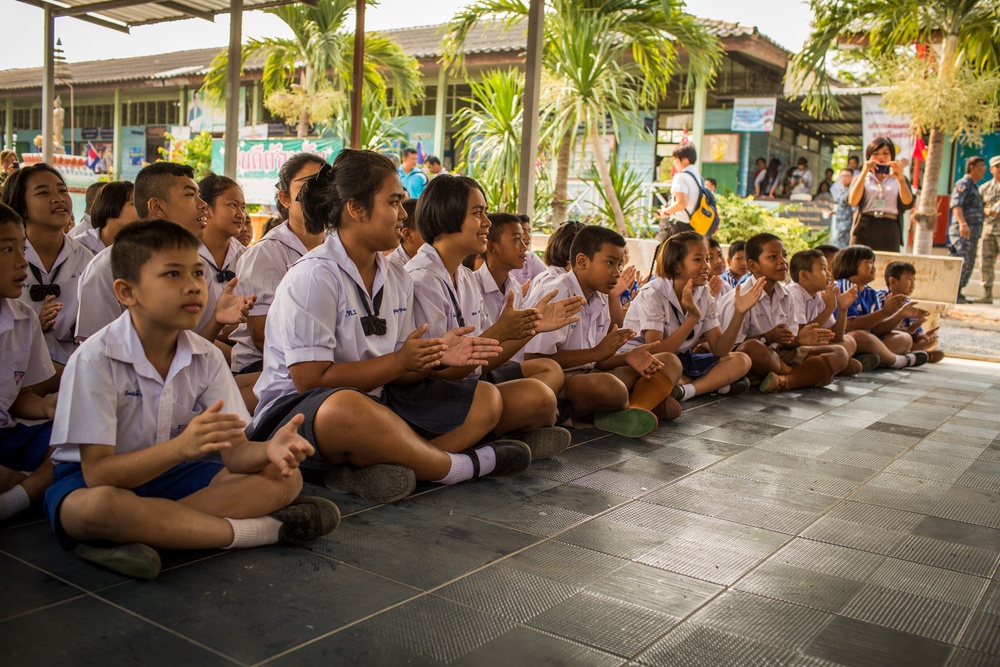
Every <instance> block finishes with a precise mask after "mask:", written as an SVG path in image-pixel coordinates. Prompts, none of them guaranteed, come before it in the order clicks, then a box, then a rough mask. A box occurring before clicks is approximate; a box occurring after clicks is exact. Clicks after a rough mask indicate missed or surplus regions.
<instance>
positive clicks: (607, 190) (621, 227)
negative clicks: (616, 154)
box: [590, 132, 628, 236]
mask: <svg viewBox="0 0 1000 667" xmlns="http://www.w3.org/2000/svg"><path fill="white" fill-rule="evenodd" d="M590 146H591V148H593V149H594V163H595V164H596V165H597V173H598V175H599V176H600V177H601V186H602V187H603V188H604V195H605V196H606V197H607V199H608V202H610V203H611V210H612V212H614V214H615V229H617V230H618V233H619V234H621V235H622V236H627V235H628V230H627V229H626V228H625V214H624V213H622V205H621V203H620V202H619V201H618V194H617V193H616V192H615V186H614V184H612V182H611V171H610V170H609V169H608V161H607V160H605V159H604V153H603V152H602V151H601V142H600V139H599V138H598V136H597V132H592V133H591V134H590Z"/></svg>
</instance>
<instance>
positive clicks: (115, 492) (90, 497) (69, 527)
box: [59, 486, 131, 538]
mask: <svg viewBox="0 0 1000 667" xmlns="http://www.w3.org/2000/svg"><path fill="white" fill-rule="evenodd" d="M126 493H131V491H126V490H124V489H119V488H116V487H113V486H95V487H93V488H86V489H78V490H76V491H74V492H73V493H71V494H69V495H68V496H66V498H64V499H63V501H62V504H61V505H60V506H59V521H60V523H61V524H62V526H63V529H64V530H65V531H66V533H67V534H68V535H69V536H70V537H74V538H80V537H89V536H100V535H108V534H109V531H110V529H112V528H114V527H115V526H120V525H122V523H123V522H124V521H125V519H126V518H125V517H123V516H122V515H121V512H122V503H123V500H124V499H123V497H122V496H123V494H126Z"/></svg>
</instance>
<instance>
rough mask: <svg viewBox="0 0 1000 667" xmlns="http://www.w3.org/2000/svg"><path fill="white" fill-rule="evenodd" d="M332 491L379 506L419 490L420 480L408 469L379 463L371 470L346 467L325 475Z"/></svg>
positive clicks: (339, 467) (325, 480)
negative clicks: (363, 499) (369, 501)
mask: <svg viewBox="0 0 1000 667" xmlns="http://www.w3.org/2000/svg"><path fill="white" fill-rule="evenodd" d="M323 484H324V485H326V488H328V489H330V490H331V491H337V492H338V493H350V494H353V495H355V496H361V497H362V498H365V499H366V500H372V501H374V502H377V503H394V502H396V501H397V500H402V499H403V498H406V497H407V496H409V495H410V494H411V493H413V490H414V489H416V488H417V476H416V475H415V474H413V471H412V470H410V469H409V468H407V467H405V466H399V465H392V464H390V463H379V464H377V465H373V466H369V467H367V468H358V467H356V466H350V465H344V466H336V467H334V468H332V469H331V470H327V471H326V472H324V473H323Z"/></svg>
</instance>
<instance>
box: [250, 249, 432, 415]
mask: <svg viewBox="0 0 1000 667" xmlns="http://www.w3.org/2000/svg"><path fill="white" fill-rule="evenodd" d="M375 262H376V267H377V268H376V272H375V282H374V284H373V286H372V288H373V291H374V292H375V294H376V295H377V294H378V292H379V290H382V303H381V306H380V307H379V314H378V317H379V318H382V319H384V320H385V323H386V333H385V334H384V335H382V336H375V335H372V336H366V335H365V333H364V329H363V327H362V323H361V318H362V317H365V316H366V315H367V312H368V311H366V309H365V305H367V306H368V309H369V310H371V312H372V313H374V311H375V309H374V304H373V299H372V298H371V296H370V295H368V294H367V293H365V295H364V297H363V298H364V302H362V300H361V299H362V296H361V295H360V294H358V285H362V286H363V285H364V282H363V281H362V280H361V274H360V273H359V272H358V267H357V266H356V265H355V264H354V262H353V261H352V260H351V258H350V257H348V256H347V251H346V250H345V249H344V244H343V243H342V242H341V240H340V235H339V234H338V233H337V232H336V231H333V232H331V233H330V235H329V236H327V237H326V241H324V242H323V244H322V245H320V246H318V247H316V248H313V249H312V250H311V251H309V252H308V253H306V255H305V256H304V257H303V258H302V259H300V260H299V261H298V262H296V263H295V264H294V265H292V268H290V269H289V270H288V273H287V274H285V278H284V279H283V280H282V281H281V284H280V285H278V289H277V291H276V292H275V295H274V303H272V304H271V309H270V311H269V312H268V316H267V324H266V325H265V335H264V345H265V350H264V370H263V371H262V372H261V374H260V379H259V380H258V381H257V384H256V385H255V386H254V392H255V393H256V394H257V396H258V398H259V399H260V403H259V405H258V407H257V411H256V413H255V415H256V416H255V422H256V421H259V420H260V419H261V417H262V415H264V414H265V413H266V412H267V410H268V408H270V407H271V404H273V403H274V402H275V401H276V400H278V399H279V398H282V397H283V396H288V395H290V394H294V393H295V392H296V389H295V383H294V382H292V376H291V373H290V372H289V370H288V368H289V367H290V366H294V365H295V364H299V363H305V362H310V361H328V362H333V363H340V362H352V361H363V360H365V359H374V358H375V357H380V356H382V355H385V354H390V353H392V352H395V351H396V350H398V349H399V348H400V347H402V346H403V342H404V341H405V340H406V337H407V336H409V335H410V334H411V333H413V330H414V329H415V328H416V327H415V326H414V324H413V309H412V303H413V285H412V283H411V282H410V277H409V276H408V275H407V274H406V272H405V271H403V270H402V269H400V268H399V267H398V266H395V265H394V264H390V263H388V262H386V261H385V258H384V257H382V255H381V254H376V256H375ZM361 291H362V292H364V287H362V288H361ZM368 393H370V394H371V395H373V396H380V395H381V394H382V388H381V387H378V388H377V389H375V390H373V391H370V392H368Z"/></svg>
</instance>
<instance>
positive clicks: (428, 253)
mask: <svg viewBox="0 0 1000 667" xmlns="http://www.w3.org/2000/svg"><path fill="white" fill-rule="evenodd" d="M411 265H412V266H413V268H415V269H427V270H428V271H430V272H431V273H433V274H435V275H436V276H438V277H440V278H441V279H442V280H446V281H448V284H449V285H453V283H452V280H451V274H449V273H448V269H446V268H445V266H444V261H443V260H442V259H441V255H439V254H438V251H437V248H435V247H434V246H432V245H431V244H430V243H425V244H423V245H422V246H420V250H418V251H417V254H416V255H414V256H413V259H411V260H410V261H409V262H407V264H406V267H407V269H409V268H410V266H411Z"/></svg>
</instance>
